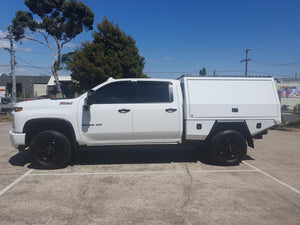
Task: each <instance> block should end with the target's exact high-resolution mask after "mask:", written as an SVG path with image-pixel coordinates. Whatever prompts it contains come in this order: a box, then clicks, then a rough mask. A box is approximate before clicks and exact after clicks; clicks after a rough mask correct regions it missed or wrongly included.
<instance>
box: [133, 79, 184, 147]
mask: <svg viewBox="0 0 300 225" xmlns="http://www.w3.org/2000/svg"><path fill="white" fill-rule="evenodd" d="M136 85H137V98H136V101H137V102H136V103H135V104H133V112H134V114H133V138H134V140H136V141H141V142H153V143H171V142H180V140H181V130H182V128H181V127H182V126H181V123H182V122H181V121H182V118H181V117H182V115H181V113H182V109H181V107H182V106H181V104H180V102H181V100H180V97H179V96H178V90H177V88H178V87H177V86H176V85H174V84H173V83H172V82H169V81H138V82H136ZM179 88H180V87H179Z"/></svg>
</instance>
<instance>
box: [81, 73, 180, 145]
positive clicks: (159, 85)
mask: <svg viewBox="0 0 300 225" xmlns="http://www.w3.org/2000/svg"><path fill="white" fill-rule="evenodd" d="M182 110H183V109H182V95H181V89H180V82H179V81H177V80H157V79H156V80H152V79H151V80H150V79H148V80H147V79H143V80H141V79H136V80H134V79H124V80H120V81H119V80H114V79H110V80H109V81H108V82H106V83H104V84H102V85H100V86H98V87H96V88H94V89H92V90H91V91H89V92H88V93H87V94H86V95H84V96H83V97H82V98H81V99H80V100H79V103H78V109H77V115H78V116H77V121H78V122H77V125H78V130H79V134H80V137H81V142H82V143H84V144H85V145H87V146H99V145H138V144H145V143H146V144H147V143H148V144H150V143H151V144H176V143H180V142H181V135H182V127H183V124H182V115H183V114H182Z"/></svg>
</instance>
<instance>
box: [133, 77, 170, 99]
mask: <svg viewBox="0 0 300 225" xmlns="http://www.w3.org/2000/svg"><path fill="white" fill-rule="evenodd" d="M138 86H139V96H138V103H159V102H172V101H173V92H172V90H173V89H172V88H173V87H172V83H170V82H154V81H153V82H152V81H140V82H138Z"/></svg>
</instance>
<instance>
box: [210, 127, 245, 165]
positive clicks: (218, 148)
mask: <svg viewBox="0 0 300 225" xmlns="http://www.w3.org/2000/svg"><path fill="white" fill-rule="evenodd" d="M246 153H247V144H246V140H245V139H244V137H243V136H242V135H241V134H240V133H239V132H237V131H235V130H226V131H221V132H219V133H217V134H216V135H215V136H214V137H213V138H212V139H211V142H210V156H211V158H212V159H213V160H214V161H215V162H217V163H218V164H220V165H225V166H233V165H237V164H239V163H240V162H241V161H242V160H243V158H244V156H245V155H246Z"/></svg>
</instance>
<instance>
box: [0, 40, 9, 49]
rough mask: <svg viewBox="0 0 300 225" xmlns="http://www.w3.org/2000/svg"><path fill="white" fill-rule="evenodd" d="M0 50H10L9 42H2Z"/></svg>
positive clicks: (0, 41)
mask: <svg viewBox="0 0 300 225" xmlns="http://www.w3.org/2000/svg"><path fill="white" fill-rule="evenodd" d="M0 48H9V41H7V40H0Z"/></svg>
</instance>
